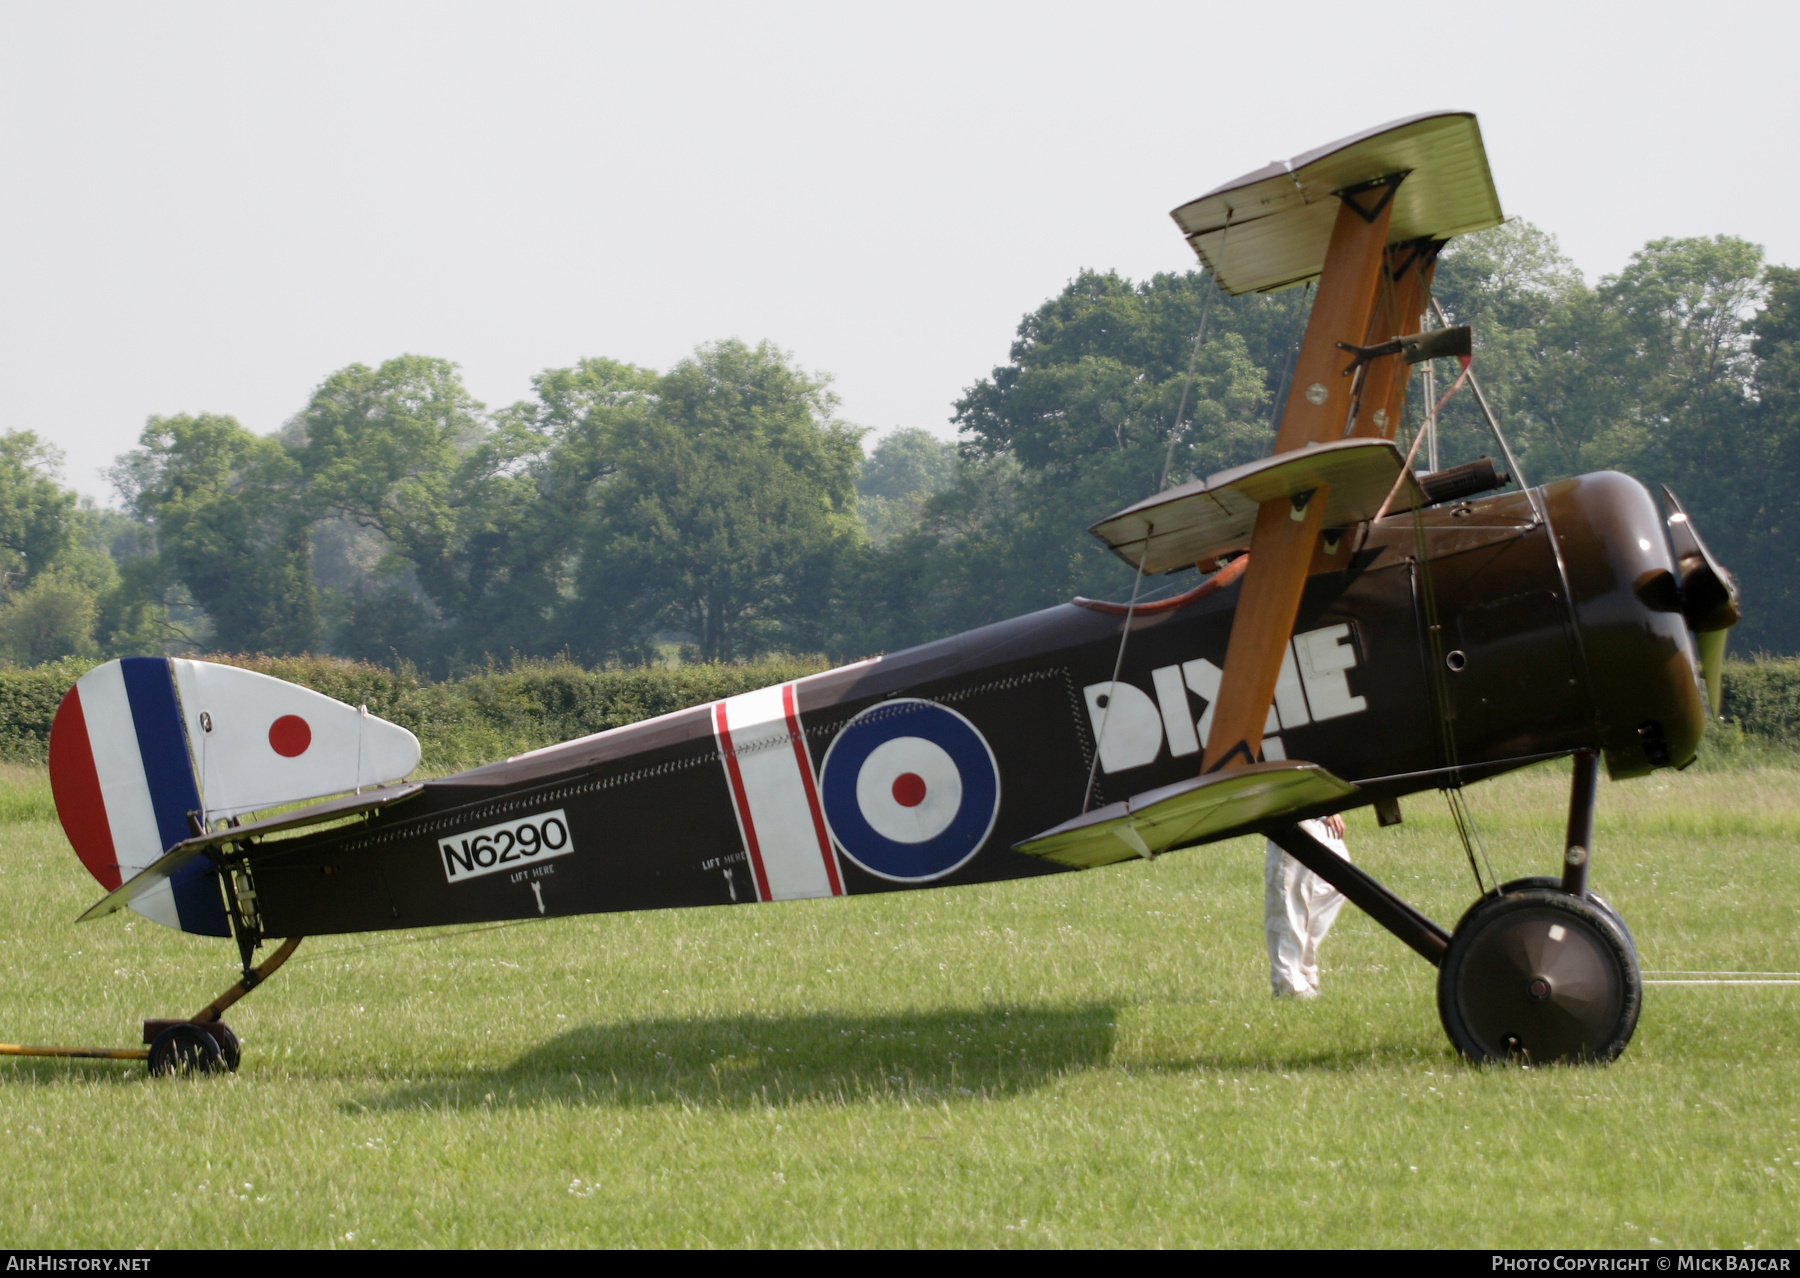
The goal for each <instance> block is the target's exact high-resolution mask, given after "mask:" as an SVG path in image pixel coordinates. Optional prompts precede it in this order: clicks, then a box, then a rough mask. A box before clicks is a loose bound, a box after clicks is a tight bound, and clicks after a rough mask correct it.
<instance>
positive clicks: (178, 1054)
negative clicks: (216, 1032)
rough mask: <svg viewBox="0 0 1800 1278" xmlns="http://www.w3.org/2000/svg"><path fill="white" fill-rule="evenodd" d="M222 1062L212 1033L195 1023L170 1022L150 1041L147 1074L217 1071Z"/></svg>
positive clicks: (211, 1072)
mask: <svg viewBox="0 0 1800 1278" xmlns="http://www.w3.org/2000/svg"><path fill="white" fill-rule="evenodd" d="M222 1064H223V1062H222V1060H221V1058H220V1054H219V1045H218V1043H216V1042H214V1041H213V1036H212V1035H211V1034H208V1033H207V1032H206V1031H205V1030H203V1029H201V1028H200V1027H199V1026H198V1025H186V1024H183V1025H171V1026H169V1028H167V1029H165V1030H164V1031H163V1032H162V1033H160V1034H158V1035H157V1036H156V1039H155V1041H154V1042H152V1043H151V1044H150V1077H152V1078H162V1077H164V1076H166V1075H170V1074H177V1075H185V1074H216V1073H218V1071H219V1069H220V1068H221V1066H222Z"/></svg>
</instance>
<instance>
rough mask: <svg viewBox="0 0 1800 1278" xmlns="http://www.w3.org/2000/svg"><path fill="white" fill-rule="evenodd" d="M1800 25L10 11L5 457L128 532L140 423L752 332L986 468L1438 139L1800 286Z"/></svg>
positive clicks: (274, 410) (1555, 197) (1683, 16)
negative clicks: (1105, 353)
mask: <svg viewBox="0 0 1800 1278" xmlns="http://www.w3.org/2000/svg"><path fill="white" fill-rule="evenodd" d="M1795 14H1796V10H1795V9H1794V8H1793V7H1791V6H1788V5H1776V4H1772V3H1770V4H1732V3H1719V2H1716V0H1715V2H1713V3H1707V4H1704V5H1702V4H1696V3H1687V4H1682V5H1673V4H1654V3H1644V2H1643V0H1634V2H1633V3H1629V4H1623V3H1614V4H1582V3H1569V2H1564V3H1555V4H1539V5H1534V4H1525V3H1517V2H1514V3H1508V4H1484V5H1469V4H1463V5H1447V6H1435V7H1428V8H1423V9H1421V8H1418V7H1416V6H1412V7H1409V6H1400V7H1398V8H1395V7H1392V6H1389V7H1385V8H1382V7H1374V8H1371V7H1368V6H1356V5H1349V4H1343V3H1336V4H1320V5H1311V4H1279V3H1277V4H1262V5H1236V4H1234V5H1221V4H1216V3H1191V2H1190V3H1186V4H1139V5H1132V4H1116V3H1115V4H1110V5H1100V4H1094V3H1087V4H1080V5H1057V4H1048V3H1041V2H1040V3H1032V4H1025V5H1001V4H976V3H967V2H965V3H961V4H954V5H943V6H932V5H925V4H918V3H911V4H906V5H880V6H877V5H856V4H847V3H839V4H833V5H817V6H814V5H778V4H762V5H757V4H746V3H739V4H730V5H724V4H721V5H679V4H670V3H663V4H657V5H649V4H642V3H638V4H629V5H627V4H617V5H605V4H581V5H562V4H519V3H512V4H448V3H443V2H441V0H439V2H436V3H431V4H357V5H331V4H322V3H318V2H317V0H309V2H308V3H306V4H304V5H288V6H283V5H278V4H256V5H246V4H233V5H197V4H188V5H183V4H159V5H142V4H130V5H126V4H117V5H82V4H75V3H67V2H62V3H57V4H54V5H52V4H45V3H42V0H32V2H30V3H16V2H13V0H0V173H3V175H4V183H3V186H0V192H3V195H0V429H9V428H30V429H32V430H36V431H38V432H39V433H40V434H42V435H44V436H46V437H48V438H49V439H50V440H52V441H53V442H55V443H56V444H58V445H59V446H60V447H62V448H63V449H64V450H65V451H66V452H67V454H68V461H69V464H68V473H67V478H68V480H69V482H71V483H72V484H74V485H75V486H76V487H78V488H80V489H82V490H83V491H85V492H89V493H93V494H95V495H96V496H101V497H105V496H107V495H108V489H107V486H106V484H105V481H104V480H102V479H101V478H100V476H99V474H98V470H99V468H100V467H102V466H104V465H106V464H107V463H108V462H110V461H111V459H112V458H113V457H114V456H115V455H117V454H118V453H120V452H122V451H124V450H125V449H127V448H130V447H131V446H132V445H133V444H134V443H135V441H136V437H137V433H138V431H139V430H140V429H141V428H142V426H143V422H144V419H145V417H146V416H148V415H150V414H152V413H174V412H182V411H189V412H200V411H211V412H225V413H232V414H234V415H236V416H237V417H238V419H239V420H241V421H242V422H244V423H245V425H247V426H249V427H250V428H251V429H253V430H256V431H259V432H268V431H272V430H275V429H276V428H278V427H279V426H280V425H281V423H282V422H283V421H285V420H286V419H287V418H288V417H289V416H291V415H292V414H293V413H294V412H296V411H297V410H298V409H299V408H301V407H302V406H303V405H304V404H305V402H306V399H307V396H308V394H309V393H310V391H311V390H312V389H313V387H315V386H316V385H317V384H318V383H319V382H320V381H321V380H323V379H324V377H325V376H326V375H327V374H329V373H330V372H331V371H333V370H334V369H337V368H340V367H342V366H344V365H345V364H349V363H352V362H357V361H361V362H365V363H371V364H373V363H377V362H379V361H381V360H383V359H386V358H388V357H390V356H393V355H397V354H400V353H402V352H408V351H410V352H417V353H422V354H429V355H437V356H442V357H445V358H448V359H452V360H456V361H458V362H459V363H460V364H461V365H462V367H463V371H464V374H465V376H466V379H467V381H468V384H469V386H470V388H471V389H472V390H473V391H474V393H475V394H476V395H477V396H478V397H480V398H481V399H483V400H484V401H486V402H487V403H488V405H489V406H490V407H497V406H500V405H503V404H506V403H510V402H511V401H513V400H516V399H520V398H523V397H524V396H526V395H527V394H528V393H529V390H530V378H531V375H532V374H533V373H535V372H537V371H539V370H541V369H544V368H547V367H556V366H560V365H565V364H568V363H570V362H572V361H574V360H576V359H579V358H581V357H582V356H585V355H605V356H610V357H612V358H616V359H624V360H630V361H634V362H637V363H640V364H645V365H648V366H651V367H656V368H664V367H667V366H668V365H669V364H671V363H673V362H674V361H676V360H678V359H680V358H681V357H682V356H683V355H685V354H687V353H688V352H690V351H691V350H692V349H693V348H694V346H696V345H697V344H699V343H701V342H706V341H712V340H717V339H720V338H726V337H739V338H743V339H744V340H746V341H751V342H755V341H758V340H761V339H764V338H767V339H770V340H772V341H774V342H776V343H777V344H779V345H780V346H782V347H784V348H786V349H788V350H791V351H792V352H793V353H794V354H795V356H796V357H797V358H798V359H799V360H800V362H801V363H803V364H804V365H805V366H807V367H808V368H811V369H814V370H818V371H822V372H829V373H831V374H832V375H833V376H834V378H835V384H836V388H837V390H838V392H839V394H840V395H841V396H842V399H843V413H844V415H845V416H846V417H848V418H849V419H850V420H852V421H855V422H858V423H860V424H863V425H867V426H870V427H873V428H875V429H876V430H877V431H886V430H890V429H892V428H894V427H895V426H902V425H904V426H923V427H926V428H927V429H930V430H933V431H936V432H938V433H940V434H945V435H948V434H949V433H950V427H949V425H948V423H947V418H948V415H949V412H950V405H951V402H952V401H953V400H954V399H955V398H956V396H957V395H958V394H959V393H960V392H961V390H962V389H963V388H964V387H965V386H967V385H968V384H970V383H971V382H973V381H975V380H977V379H979V378H980V377H982V376H983V375H985V374H986V373H987V372H988V371H989V369H991V368H992V367H993V365H995V364H996V363H999V362H1001V361H1003V360H1004V359H1005V358H1006V351H1007V346H1008V344H1009V342H1010V340H1011V338H1012V334H1013V330H1014V328H1015V326H1016V325H1017V323H1018V320H1019V317H1020V315H1021V314H1023V313H1024V312H1025V311H1026V310H1028V309H1031V308H1033V307H1035V306H1036V305H1038V304H1039V303H1040V302H1041V301H1043V299H1044V298H1046V297H1047V296H1049V295H1050V294H1052V293H1054V292H1055V291H1056V290H1058V289H1059V288H1060V287H1061V286H1062V285H1063V283H1064V282H1065V281H1066V280H1068V279H1069V277H1070V276H1072V275H1073V274H1074V273H1075V272H1076V271H1078V270H1080V269H1081V268H1083V267H1095V268H1100V269H1106V268H1114V269H1117V270H1119V271H1121V272H1123V273H1124V274H1126V275H1128V276H1132V277H1134V278H1137V277H1142V276H1146V275H1149V274H1151V273H1152V272H1155V271H1159V270H1182V269H1186V268H1187V267H1188V266H1189V265H1190V263H1191V257H1190V254H1189V252H1188V249H1187V247H1186V246H1185V245H1184V244H1183V243H1182V241H1181V238H1180V237H1179V235H1177V234H1176V232H1175V230H1174V227H1173V224H1172V223H1171V222H1170V221H1169V219H1168V216H1167V215H1168V210H1169V209H1171V208H1173V207H1174V206H1175V205H1176V204H1178V203H1180V202H1181V201H1183V200H1186V199H1189V198H1191V197H1193V196H1195V195H1198V194H1199V193H1200V192H1202V191H1203V190H1206V189H1208V188H1210V187H1212V186H1214V185H1217V184H1218V183H1220V182H1222V181H1224V180H1225V179H1227V178H1231V177H1234V176H1236V175H1238V174H1239V173H1242V172H1244V171H1246V170H1248V169H1251V168H1254V167H1256V166H1258V165H1261V164H1263V163H1265V162H1267V161H1268V160H1270V159H1273V158H1276V157H1285V156H1290V155H1294V154H1296V153H1297V152H1300V151H1302V150H1306V149H1308V148H1310V147H1313V146H1316V145H1319V144H1321V143H1323V142H1327V141H1329V140H1331V139H1333V138H1336V137H1339V136H1342V135H1344V134H1346V133H1350V132H1354V131H1356V130H1359V129H1362V128H1366V127H1368V126H1370V125H1373V124H1377V123H1380V122H1382V121H1385V120H1388V119H1392V118H1395V117H1398V116H1402V115H1408V114H1412V113H1415V112H1419V111H1425V110H1434V109H1460V110H1474V111H1476V112H1478V113H1479V115H1480V118H1481V125H1482V129H1483V132H1484V134H1485V137H1486V141H1487V146H1488V154H1489V158H1490V161H1491V163H1492V165H1493V170H1494V174H1495V178H1496V181H1497V184H1498V186H1499V190H1500V196H1501V201H1502V203H1503V205H1504V207H1505V209H1506V211H1507V212H1508V213H1509V214H1512V215H1516V216H1521V217H1525V218H1528V219H1530V220H1531V221H1533V222H1535V223H1537V224H1538V225H1540V226H1542V227H1544V228H1545V229H1546V230H1549V231H1551V232H1553V233H1555V234H1556V235H1557V236H1558V237H1559V238H1560V239H1561V242H1562V246H1563V248H1564V250H1565V251H1566V252H1567V253H1568V254H1569V255H1570V256H1571V257H1573V258H1574V260H1575V261H1576V263H1577V264H1578V265H1579V266H1580V267H1581V268H1582V269H1583V270H1584V271H1585V272H1586V273H1587V275H1588V277H1589V278H1590V279H1593V278H1596V277H1598V276H1600V275H1602V274H1605V273H1608V272H1612V271H1616V270H1618V269H1619V268H1620V267H1622V266H1623V265H1624V264H1625V262H1626V260H1627V259H1628V258H1629V257H1630V255H1631V253H1632V252H1633V251H1634V250H1635V249H1637V248H1638V247H1639V246H1641V245H1642V244H1643V243H1644V242H1645V241H1646V240H1647V239H1651V238H1653V237H1657V236H1665V235H1677V236H1680V235H1712V234H1718V233H1729V234H1734V235H1742V236H1745V237H1748V238H1750V239H1752V240H1755V241H1757V242H1758V243H1761V244H1763V245H1765V246H1766V248H1767V250H1768V254H1769V257H1770V260H1772V261H1777V262H1787V263H1795V264H1800V222H1797V221H1796V219H1795V216H1794V212H1793V210H1794V209H1795V207H1796V205H1797V204H1800V200H1796V195H1797V193H1800V192H1797V190H1796V188H1797V186H1800V176H1797V174H1800V169H1797V167H1796V165H1795V164H1794V163H1793V160H1794V158H1795V150H1796V148H1795V144H1794V142H1793V141H1792V136H1793V132H1794V129H1795V125H1796V119H1797V113H1796V110H1795V107H1796V98H1797V91H1796V73H1795V70H1794V66H1793V56H1794V49H1795V47H1796V37H1797V36H1800V18H1796V16H1795ZM1365 15H1367V16H1365ZM1428 15H1429V19H1430V22H1431V23H1433V24H1435V25H1434V26H1433V25H1428V23H1427V22H1426V21H1425V19H1426V18H1427V16H1428Z"/></svg>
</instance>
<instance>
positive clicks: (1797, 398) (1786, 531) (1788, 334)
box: [1703, 266, 1800, 653]
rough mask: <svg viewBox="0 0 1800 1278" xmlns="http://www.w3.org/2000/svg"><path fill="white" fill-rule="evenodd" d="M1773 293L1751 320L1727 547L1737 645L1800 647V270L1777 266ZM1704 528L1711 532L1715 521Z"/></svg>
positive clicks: (1744, 648) (1769, 277)
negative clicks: (1797, 556)
mask: <svg viewBox="0 0 1800 1278" xmlns="http://www.w3.org/2000/svg"><path fill="white" fill-rule="evenodd" d="M1765 284H1766V286H1767V297H1766V302H1765V305H1764V306H1763V308H1762V309H1761V310H1760V311H1759V312H1758V313H1757V315H1756V318H1755V319H1754V320H1753V321H1752V324H1751V333H1752V336H1753V342H1754V345H1753V348H1752V350H1753V353H1754V355H1755V357H1756V372H1755V378H1754V382H1753V388H1754V391H1755V395H1756V405H1755V408H1754V410H1753V411H1752V413H1751V415H1750V422H1749V431H1748V433H1749V436H1750V438H1749V441H1748V446H1747V448H1746V449H1745V452H1746V454H1747V459H1748V464H1747V465H1746V466H1745V468H1744V470H1743V472H1742V473H1741V474H1740V475H1739V476H1738V477H1737V487H1738V491H1737V493H1736V500H1735V505H1736V507H1737V509H1738V510H1739V511H1740V515H1739V518H1738V522H1739V523H1740V525H1741V527H1742V528H1743V535H1742V539H1741V542H1740V543H1739V544H1737V545H1734V546H1727V547H1725V548H1723V549H1722V550H1721V551H1720V553H1721V554H1722V555H1725V556H1727V559H1726V566H1727V567H1728V568H1730V569H1731V570H1732V571H1733V572H1734V573H1735V574H1736V576H1737V578H1738V582H1739V585H1740V587H1741V588H1742V590H1743V593H1744V609H1745V616H1744V620H1743V621H1742V622H1741V623H1740V624H1739V625H1738V626H1737V627H1736V628H1734V629H1733V631H1732V635H1731V639H1732V647H1733V648H1734V649H1736V650H1737V651H1738V652H1755V651H1758V650H1761V651H1766V652H1782V653H1791V652H1796V651H1800V574H1797V573H1796V572H1795V571H1794V539H1795V537H1796V535H1800V489H1796V488H1795V486H1794V483H1793V479H1792V477H1793V476H1794V475H1795V474H1800V271H1796V270H1794V269H1793V268H1791V267H1786V266H1777V267H1771V268H1770V269H1769V271H1768V272H1767V274H1766V276H1765ZM1703 531H1705V534H1706V535H1707V536H1708V537H1709V538H1711V537H1712V532H1711V529H1710V525H1709V526H1708V527H1706V528H1705V529H1704V530H1703Z"/></svg>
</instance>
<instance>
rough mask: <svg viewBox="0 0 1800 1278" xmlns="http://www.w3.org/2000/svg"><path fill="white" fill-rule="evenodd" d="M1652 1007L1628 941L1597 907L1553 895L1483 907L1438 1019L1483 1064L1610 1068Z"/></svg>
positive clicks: (1467, 925) (1443, 986) (1534, 892)
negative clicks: (1605, 1064) (1602, 1064)
mask: <svg viewBox="0 0 1800 1278" xmlns="http://www.w3.org/2000/svg"><path fill="white" fill-rule="evenodd" d="M1643 999H1644V982H1643V977H1642V976H1641V975H1639V973H1638V965H1637V954H1636V952H1635V951H1634V950H1633V948H1632V946H1631V944H1630V942H1629V941H1628V940H1627V939H1626V934H1625V933H1624V932H1622V931H1621V930H1620V929H1619V928H1618V927H1616V926H1615V925H1614V924H1613V922H1612V920H1611V919H1609V918H1608V917H1607V915H1606V913H1604V912H1603V911H1601V910H1600V909H1599V908H1597V907H1596V906H1595V905H1593V904H1592V903H1591V902H1588V901H1584V900H1580V899H1578V898H1576V897H1573V896H1570V895H1569V894H1567V893H1566V892H1562V891H1559V890H1556V889H1550V888H1527V889H1525V890H1524V891H1520V892H1502V894H1501V895H1499V896H1491V897H1487V898H1485V899H1483V900H1482V901H1480V902H1478V903H1477V904H1476V906H1475V908H1474V909H1472V910H1470V911H1469V913H1468V914H1466V915H1465V916H1464V917H1463V920H1462V922H1461V923H1459V924H1458V925H1457V928H1456V933H1455V935H1453V936H1452V937H1451V938H1450V949H1449V952H1448V953H1446V954H1445V955H1444V961H1443V963H1442V964H1440V965H1439V967H1438V1014H1439V1016H1441V1017H1442V1018H1443V1022H1444V1030H1445V1032H1447V1033H1448V1034H1449V1035H1450V1041H1451V1042H1452V1043H1454V1044H1456V1048H1457V1050H1458V1051H1460V1052H1461V1053H1462V1054H1463V1055H1464V1056H1466V1057H1468V1058H1469V1059H1470V1060H1473V1061H1499V1060H1518V1061H1525V1062H1529V1063H1530V1064H1533V1065H1545V1064H1549V1063H1551V1062H1554V1061H1610V1060H1612V1059H1613V1058H1614V1057H1615V1056H1617V1055H1618V1054H1619V1053H1620V1052H1622V1051H1624V1050H1625V1045H1626V1044H1627V1043H1629V1042H1630V1041H1631V1035H1632V1032H1633V1031H1634V1030H1636V1029H1637V1021H1638V1012H1639V1010H1640V1008H1641V1007H1642V1005H1643Z"/></svg>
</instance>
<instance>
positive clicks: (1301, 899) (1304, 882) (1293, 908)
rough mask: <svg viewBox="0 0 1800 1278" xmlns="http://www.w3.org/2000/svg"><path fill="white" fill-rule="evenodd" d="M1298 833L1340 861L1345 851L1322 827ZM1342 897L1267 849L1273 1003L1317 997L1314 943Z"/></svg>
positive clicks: (1307, 825) (1316, 824)
mask: <svg viewBox="0 0 1800 1278" xmlns="http://www.w3.org/2000/svg"><path fill="white" fill-rule="evenodd" d="M1300 825H1301V828H1302V829H1304V830H1305V831H1306V832H1307V833H1308V834H1310V835H1312V836H1313V838H1315V839H1317V840H1318V841H1319V842H1321V843H1323V844H1324V845H1325V846H1326V847H1328V848H1330V849H1331V850H1332V851H1333V852H1336V853H1337V854H1338V855H1339V856H1341V857H1343V858H1344V860H1346V861H1348V860H1349V859H1350V850H1349V849H1348V848H1346V847H1345V846H1344V841H1343V840H1342V839H1334V838H1332V837H1331V836H1330V835H1329V834H1327V833H1326V832H1325V825H1324V823H1323V822H1321V821H1302V822H1301V823H1300ZM1343 908H1344V894H1343V893H1342V892H1340V891H1338V890H1337V889H1336V888H1334V887H1332V886H1331V884H1329V883H1327V882H1326V881H1325V880H1324V879H1322V878H1320V877H1319V876H1318V875H1316V874H1314V873H1313V872H1312V871H1311V870H1309V869H1307V868H1306V867H1305V866H1304V865H1301V864H1300V862H1298V861H1296V860H1294V858H1293V857H1291V856H1289V855H1288V854H1287V853H1286V852H1283V851H1282V850H1281V849H1280V848H1278V847H1276V846H1275V844H1273V843H1270V844H1269V846H1268V853H1267V856H1266V859H1265V861H1264V864H1263V931H1264V933H1265V935H1266V936H1267V937H1268V941H1269V983H1270V985H1272V986H1273V987H1274V989H1275V997H1276V998H1283V997H1296V998H1315V997H1317V996H1318V993H1319V942H1321V941H1323V940H1324V939H1325V933H1327V932H1329V931H1330V930H1331V924H1332V922H1333V921H1334V920H1335V919H1336V918H1337V916H1338V911H1339V910H1341V909H1343Z"/></svg>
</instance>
